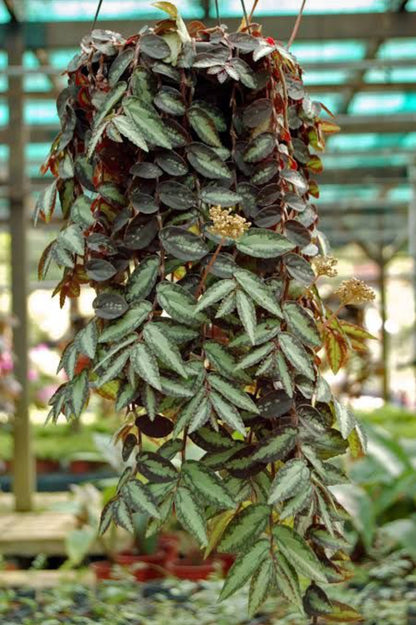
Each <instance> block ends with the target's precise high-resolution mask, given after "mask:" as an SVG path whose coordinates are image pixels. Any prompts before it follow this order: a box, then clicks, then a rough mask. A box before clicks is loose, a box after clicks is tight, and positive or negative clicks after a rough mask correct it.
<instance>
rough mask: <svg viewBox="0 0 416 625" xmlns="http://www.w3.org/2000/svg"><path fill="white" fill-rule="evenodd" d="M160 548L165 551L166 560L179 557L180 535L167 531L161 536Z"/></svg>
mask: <svg viewBox="0 0 416 625" xmlns="http://www.w3.org/2000/svg"><path fill="white" fill-rule="evenodd" d="M158 545H159V548H160V549H161V550H162V551H164V552H165V562H172V560H177V559H178V557H179V545H180V540H179V536H177V535H176V534H173V533H165V534H162V535H161V536H159V540H158Z"/></svg>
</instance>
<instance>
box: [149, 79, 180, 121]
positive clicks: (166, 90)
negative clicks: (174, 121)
mask: <svg viewBox="0 0 416 625" xmlns="http://www.w3.org/2000/svg"><path fill="white" fill-rule="evenodd" d="M153 102H154V103H155V104H156V106H157V108H158V109H160V110H161V111H163V112H164V113H168V114H169V115H175V116H182V115H184V113H185V111H186V107H185V103H184V100H183V97H182V95H181V92H180V91H178V89H175V88H174V87H169V86H167V85H164V86H163V87H161V88H160V89H159V91H158V92H157V94H156V95H155V97H154V100H153Z"/></svg>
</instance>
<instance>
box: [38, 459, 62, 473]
mask: <svg viewBox="0 0 416 625" xmlns="http://www.w3.org/2000/svg"><path fill="white" fill-rule="evenodd" d="M60 468H61V467H60V464H59V460H49V459H47V458H36V473H58V471H59V470H60Z"/></svg>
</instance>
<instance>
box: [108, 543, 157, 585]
mask: <svg viewBox="0 0 416 625" xmlns="http://www.w3.org/2000/svg"><path fill="white" fill-rule="evenodd" d="M115 561H116V562H117V564H119V565H120V566H125V567H127V568H129V569H130V570H131V572H132V574H133V575H134V577H135V578H136V579H137V581H138V582H147V581H149V580H152V579H160V578H161V577H164V576H165V571H164V569H165V563H166V553H165V552H164V551H162V550H160V551H157V552H156V553H151V554H148V555H138V554H134V553H128V552H122V553H119V554H118V555H116V557H115Z"/></svg>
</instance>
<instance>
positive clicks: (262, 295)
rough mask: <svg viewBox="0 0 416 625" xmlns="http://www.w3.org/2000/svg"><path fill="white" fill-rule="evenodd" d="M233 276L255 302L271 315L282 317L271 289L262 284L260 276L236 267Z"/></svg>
mask: <svg viewBox="0 0 416 625" xmlns="http://www.w3.org/2000/svg"><path fill="white" fill-rule="evenodd" d="M234 278H235V279H236V280H237V282H238V284H239V285H240V286H241V288H243V289H244V291H245V292H246V293H247V295H249V296H250V297H251V299H253V300H254V301H255V302H256V304H258V305H259V306H261V307H262V308H264V309H265V310H268V311H269V312H270V313H272V315H276V317H280V318H281V317H282V311H281V310H280V307H279V305H278V303H277V301H276V296H275V295H274V293H273V291H272V290H271V289H270V288H269V287H268V286H267V285H266V284H264V282H263V281H262V280H261V278H259V277H258V276H256V275H255V274H254V273H252V272H251V271H247V270H246V269H237V270H236V271H235V272H234Z"/></svg>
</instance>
